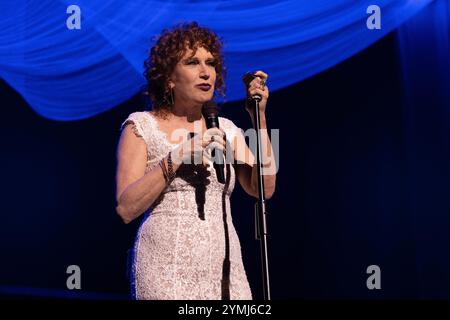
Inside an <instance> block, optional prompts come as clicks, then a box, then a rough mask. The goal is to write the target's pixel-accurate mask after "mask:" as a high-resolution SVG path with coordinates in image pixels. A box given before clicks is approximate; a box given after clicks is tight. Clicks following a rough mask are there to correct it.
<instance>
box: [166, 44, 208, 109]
mask: <svg viewBox="0 0 450 320" xmlns="http://www.w3.org/2000/svg"><path fill="white" fill-rule="evenodd" d="M192 53H193V51H192V50H191V49H189V48H188V49H187V51H186V53H185V55H184V56H183V57H182V58H181V60H180V61H179V62H178V63H177V64H176V66H175V69H174V71H173V73H172V76H171V77H170V78H171V82H172V86H173V92H174V100H175V105H183V106H189V105H203V104H204V103H206V102H208V101H210V100H211V99H212V97H213V93H214V84H215V82H216V69H215V65H216V61H215V59H214V57H213V55H212V54H211V53H210V52H209V51H207V50H206V49H204V48H203V47H199V48H198V49H197V51H196V52H195V55H194V56H192Z"/></svg>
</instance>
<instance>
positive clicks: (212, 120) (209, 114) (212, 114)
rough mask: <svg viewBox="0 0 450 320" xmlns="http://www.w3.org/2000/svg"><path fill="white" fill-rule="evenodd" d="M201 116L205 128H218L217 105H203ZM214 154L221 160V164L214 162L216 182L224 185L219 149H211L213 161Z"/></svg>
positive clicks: (221, 157)
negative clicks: (203, 119)
mask: <svg viewBox="0 0 450 320" xmlns="http://www.w3.org/2000/svg"><path fill="white" fill-rule="evenodd" d="M202 114H203V117H204V118H205V122H206V127H207V128H208V129H210V128H219V110H218V109H217V105H216V104H215V103H214V102H212V101H210V102H207V103H205V104H204V105H203V107H202ZM216 152H217V156H218V158H219V159H222V163H216V161H214V163H213V165H214V169H215V170H216V176H217V181H219V182H220V183H225V174H224V164H223V152H222V150H219V149H213V150H212V152H211V156H212V158H213V159H215V158H216Z"/></svg>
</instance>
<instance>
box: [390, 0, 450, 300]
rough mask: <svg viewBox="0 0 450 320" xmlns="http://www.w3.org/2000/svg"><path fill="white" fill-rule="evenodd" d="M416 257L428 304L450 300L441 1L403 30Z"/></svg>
mask: <svg viewBox="0 0 450 320" xmlns="http://www.w3.org/2000/svg"><path fill="white" fill-rule="evenodd" d="M397 36H398V46H399V53H400V57H401V64H402V71H403V85H404V97H405V103H404V116H405V129H406V131H405V142H406V150H405V151H406V152H407V161H406V162H405V166H406V168H407V169H408V171H409V174H408V176H409V185H410V187H409V188H410V190H409V192H410V197H409V198H410V208H409V211H410V212H411V220H412V225H413V229H412V230H411V233H412V234H413V236H414V239H415V241H414V243H413V244H412V246H414V252H415V255H416V265H415V266H411V267H413V268H415V269H416V272H417V275H418V279H426V281H423V280H422V281H419V283H418V287H419V288H418V289H419V292H420V297H422V298H433V299H436V298H439V299H448V298H449V286H450V276H449V273H448V270H450V256H449V255H448V252H447V250H448V249H447V246H448V244H449V243H450V233H449V230H448V226H449V224H450V215H449V213H450V196H449V195H450V4H449V1H448V0H435V1H434V2H433V3H432V4H430V5H429V6H428V7H427V8H425V9H424V10H423V11H422V12H420V13H419V14H418V15H416V16H415V17H414V19H411V20H409V21H408V22H407V23H405V24H404V25H402V27H400V28H399V29H398V33H397Z"/></svg>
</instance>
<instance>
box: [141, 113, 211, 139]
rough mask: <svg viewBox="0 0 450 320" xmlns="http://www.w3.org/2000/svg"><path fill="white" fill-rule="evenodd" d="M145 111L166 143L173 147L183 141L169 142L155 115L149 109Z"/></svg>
mask: <svg viewBox="0 0 450 320" xmlns="http://www.w3.org/2000/svg"><path fill="white" fill-rule="evenodd" d="M145 113H147V114H148V115H149V116H150V117H151V118H152V121H154V123H155V128H156V130H157V131H158V132H159V134H160V135H161V137H162V139H163V140H164V141H165V142H166V143H167V144H169V145H170V146H172V147H175V146H177V145H179V144H180V143H183V142H179V143H172V142H170V141H169V137H168V135H167V133H166V132H165V131H163V130H161V126H160V125H159V123H158V120H157V119H156V117H155V116H154V115H153V114H151V112H150V111H146V112H145ZM202 128H203V124H202ZM186 131H188V132H190V131H189V130H186Z"/></svg>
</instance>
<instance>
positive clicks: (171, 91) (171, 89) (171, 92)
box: [170, 88, 175, 106]
mask: <svg viewBox="0 0 450 320" xmlns="http://www.w3.org/2000/svg"><path fill="white" fill-rule="evenodd" d="M170 104H171V105H172V106H173V105H174V104H175V102H174V100H173V88H170Z"/></svg>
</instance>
